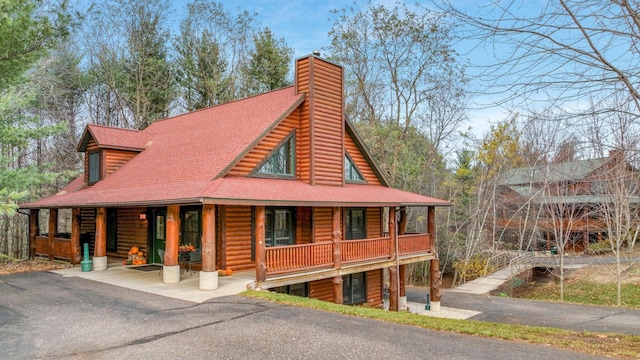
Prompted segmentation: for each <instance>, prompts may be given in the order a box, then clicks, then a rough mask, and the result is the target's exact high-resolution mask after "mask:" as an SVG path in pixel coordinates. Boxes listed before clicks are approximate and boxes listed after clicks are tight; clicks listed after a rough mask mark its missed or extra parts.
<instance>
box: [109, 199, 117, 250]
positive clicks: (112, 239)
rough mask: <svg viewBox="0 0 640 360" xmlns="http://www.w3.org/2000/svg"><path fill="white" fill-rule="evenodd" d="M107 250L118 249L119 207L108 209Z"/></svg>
mask: <svg viewBox="0 0 640 360" xmlns="http://www.w3.org/2000/svg"><path fill="white" fill-rule="evenodd" d="M107 251H112V252H116V251H118V209H114V208H109V209H107Z"/></svg>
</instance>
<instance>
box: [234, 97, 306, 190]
mask: <svg viewBox="0 0 640 360" xmlns="http://www.w3.org/2000/svg"><path fill="white" fill-rule="evenodd" d="M299 125H300V110H299V109H296V110H294V111H293V112H292V113H291V114H289V116H287V118H286V119H284V120H283V121H282V123H280V124H279V125H278V126H276V128H275V129H273V130H272V131H271V132H270V133H269V134H267V135H266V136H265V138H264V139H262V141H260V143H258V145H256V146H255V147H254V148H253V149H251V150H250V151H249V153H248V154H247V155H245V156H244V158H243V159H242V160H240V161H239V162H238V163H237V164H236V165H235V166H234V167H233V168H232V169H231V170H229V172H228V173H227V174H226V176H247V175H249V173H250V172H251V171H252V170H254V169H255V168H256V166H258V164H260V162H261V161H262V160H264V159H265V157H266V156H267V155H269V153H270V152H271V151H272V150H273V149H275V148H276V146H278V145H279V144H280V143H281V142H282V140H284V138H285V137H287V135H289V134H291V132H292V131H294V130H296V131H297V130H298V129H299ZM297 149H300V145H299V144H298V139H297V136H296V162H299V161H300V159H301V158H302V157H303V156H304V154H302V153H298V150H297ZM296 173H298V171H297V170H296ZM296 177H297V178H299V176H296Z"/></svg>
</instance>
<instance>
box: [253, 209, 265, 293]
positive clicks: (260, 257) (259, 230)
mask: <svg viewBox="0 0 640 360" xmlns="http://www.w3.org/2000/svg"><path fill="white" fill-rule="evenodd" d="M265 214H266V213H265V208H264V206H256V234H255V237H256V280H257V281H258V282H261V281H265V280H266V279H267V245H266V238H265V237H266V234H265V216H266V215H265Z"/></svg>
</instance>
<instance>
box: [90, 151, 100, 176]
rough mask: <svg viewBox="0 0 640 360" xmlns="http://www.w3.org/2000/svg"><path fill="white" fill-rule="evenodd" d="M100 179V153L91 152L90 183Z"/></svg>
mask: <svg viewBox="0 0 640 360" xmlns="http://www.w3.org/2000/svg"><path fill="white" fill-rule="evenodd" d="M98 181H100V153H99V152H92V153H89V179H88V182H89V184H95V183H97V182H98Z"/></svg>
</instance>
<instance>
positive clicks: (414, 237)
mask: <svg viewBox="0 0 640 360" xmlns="http://www.w3.org/2000/svg"><path fill="white" fill-rule="evenodd" d="M340 246H341V261H342V262H343V263H356V262H364V261H371V260H384V259H390V258H391V248H390V246H391V238H390V237H388V236H386V237H380V238H372V239H360V240H343V241H342V242H341V243H340ZM430 249H431V237H430V235H429V234H407V235H400V236H399V237H398V252H399V255H400V256H402V255H412V254H420V253H428V252H429V251H430ZM333 251H334V244H333V243H332V242H320V243H311V244H300V245H290V246H274V247H268V248H266V249H265V258H266V259H265V261H266V264H265V265H266V273H267V274H268V275H277V274H283V273H290V272H296V271H303V270H310V269H317V268H330V267H332V266H333V265H334V262H333V256H334V254H333Z"/></svg>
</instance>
